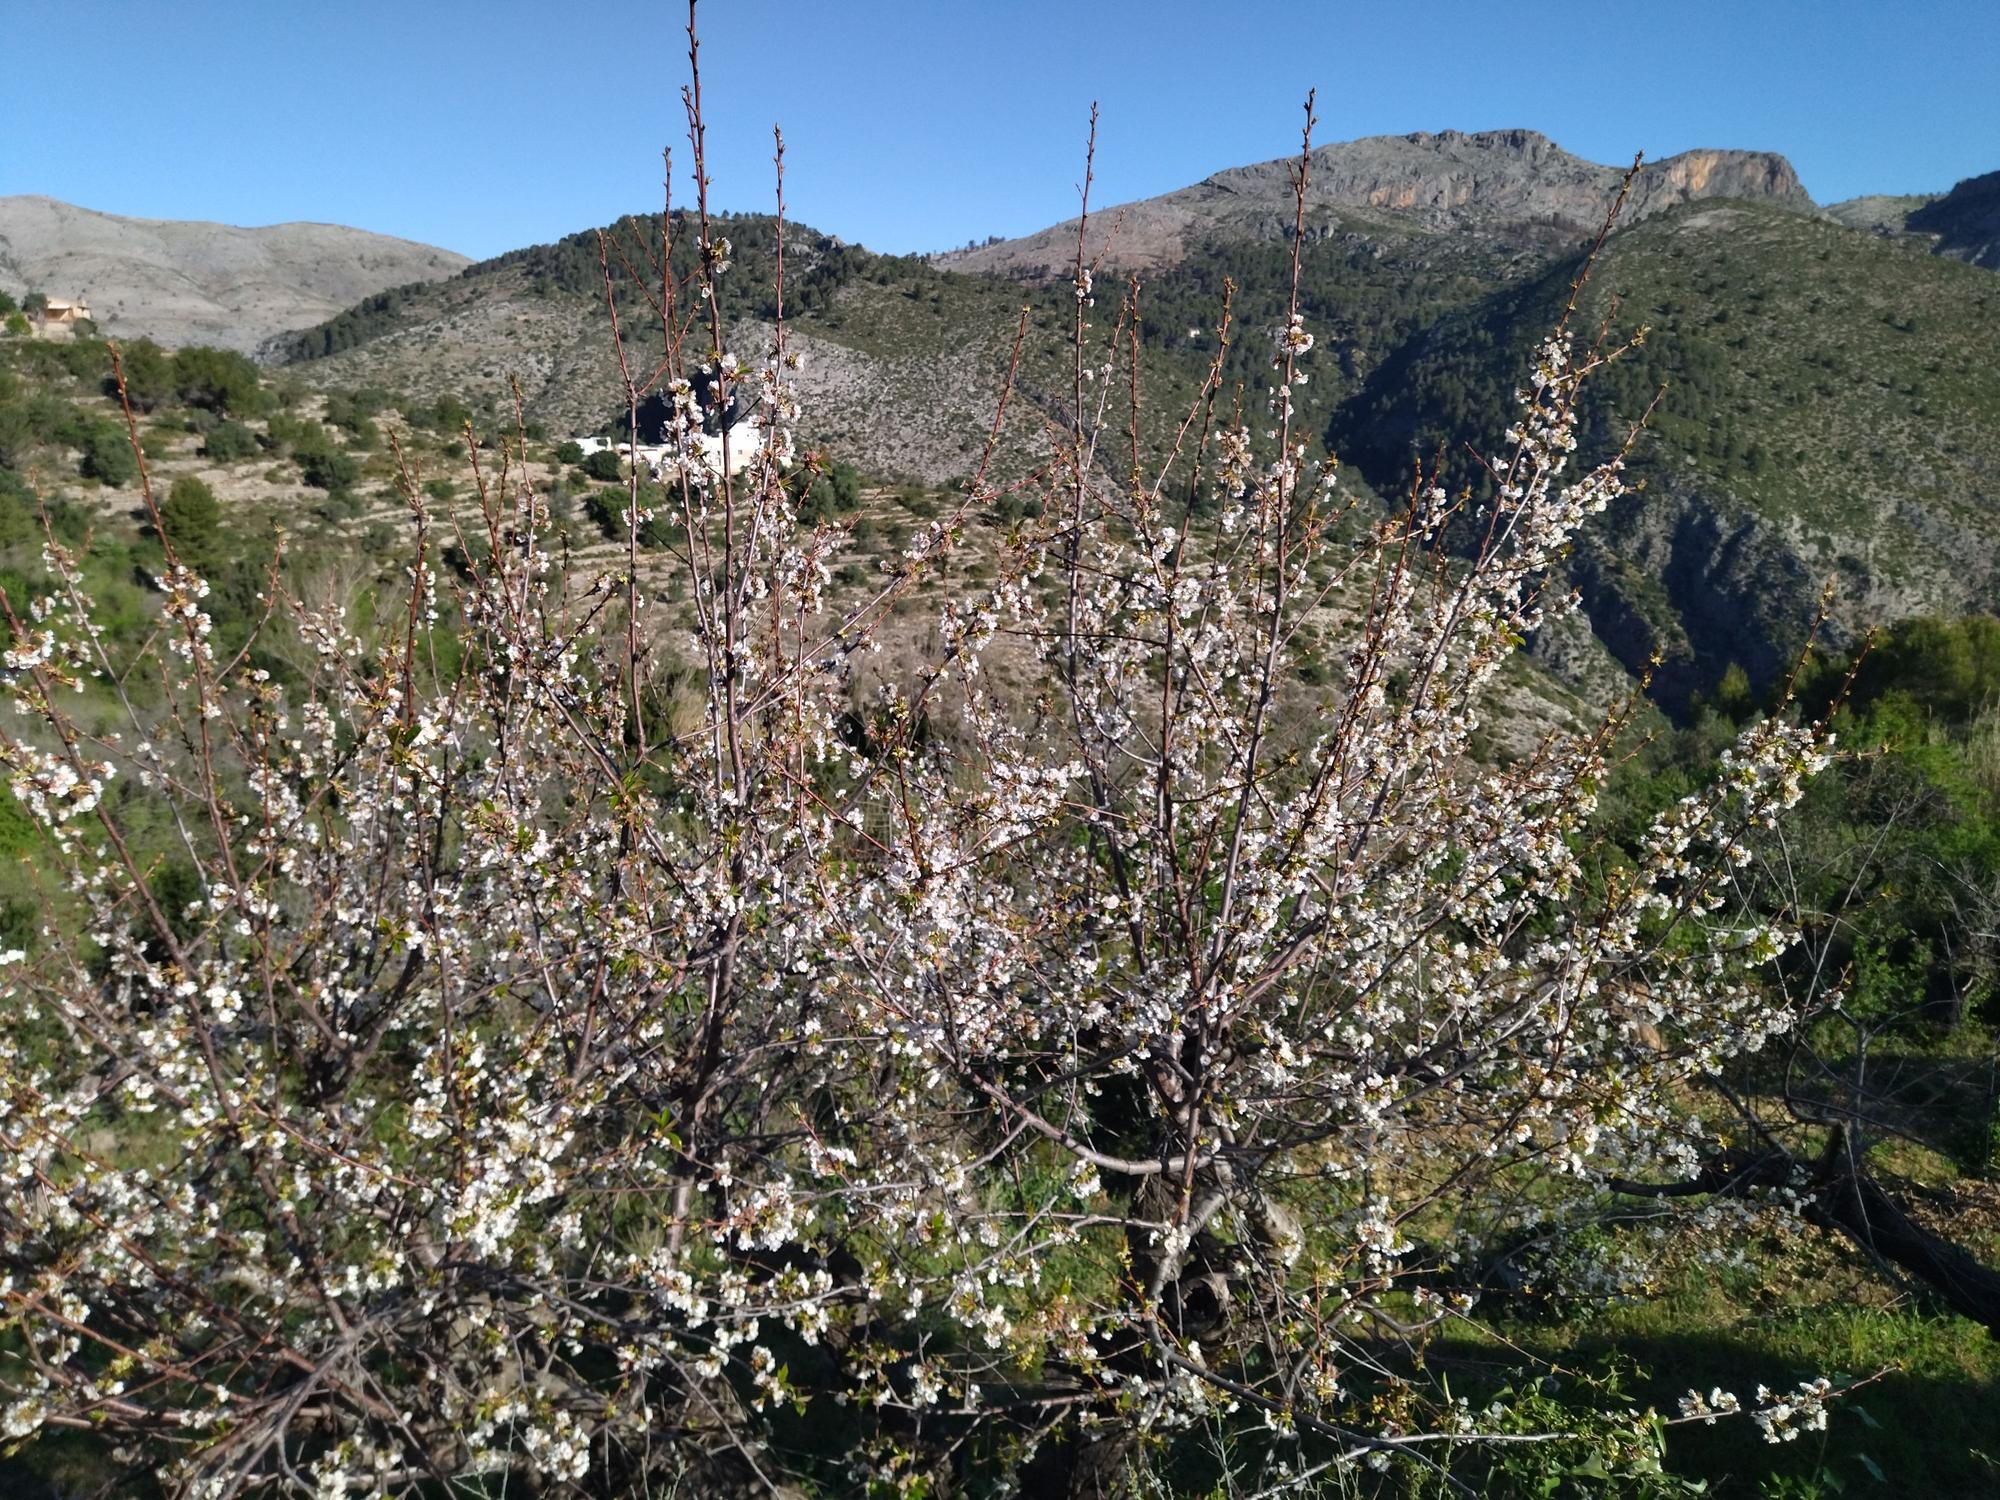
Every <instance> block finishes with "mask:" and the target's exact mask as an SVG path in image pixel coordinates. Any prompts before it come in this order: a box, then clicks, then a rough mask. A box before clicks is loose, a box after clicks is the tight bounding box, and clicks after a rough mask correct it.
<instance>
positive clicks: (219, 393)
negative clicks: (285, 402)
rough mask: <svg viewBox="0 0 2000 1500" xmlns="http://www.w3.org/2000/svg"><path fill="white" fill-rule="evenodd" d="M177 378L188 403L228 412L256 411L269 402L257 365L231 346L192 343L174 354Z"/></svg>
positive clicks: (227, 414)
mask: <svg viewBox="0 0 2000 1500" xmlns="http://www.w3.org/2000/svg"><path fill="white" fill-rule="evenodd" d="M174 379H175V381H176V382H177V384H178V385H179V388H180V395H181V399H182V400H183V401H185V402H187V404H188V405H190V406H202V407H206V408H208V409H209V410H210V411H213V412H218V413H221V414H223V415H226V416H246V415H254V414H255V413H257V412H259V411H262V410H263V409H264V407H265V405H266V404H267V403H266V398H265V391H264V387H263V383H262V382H261V381H260V380H259V379H258V378H257V367H256V366H255V365H253V364H251V363H250V361H249V360H247V359H245V358H244V357H243V356H242V355H240V354H237V353H235V352H234V351H232V350H228V349H208V348H204V347H202V346H201V345H199V344H195V345H191V346H189V347H188V348H186V349H183V350H181V351H180V352H179V353H178V354H176V355H175V356H174Z"/></svg>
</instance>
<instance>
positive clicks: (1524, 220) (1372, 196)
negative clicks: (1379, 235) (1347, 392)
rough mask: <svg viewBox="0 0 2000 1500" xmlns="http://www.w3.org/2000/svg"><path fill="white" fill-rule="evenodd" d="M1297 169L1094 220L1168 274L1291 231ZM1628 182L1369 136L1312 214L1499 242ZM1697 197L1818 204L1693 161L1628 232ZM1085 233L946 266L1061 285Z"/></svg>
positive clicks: (1330, 157) (1580, 162) (1784, 175)
mask: <svg viewBox="0 0 2000 1500" xmlns="http://www.w3.org/2000/svg"><path fill="white" fill-rule="evenodd" d="M1293 165H1294V161H1293V159H1292V158H1289V157H1280V158H1278V159H1276V160H1273V161H1267V162H1258V163H1256V164H1254V165H1252V166H1245V167H1232V168H1229V169H1228V170H1226V171H1222V172H1217V173H1215V174H1213V175H1212V176H1209V177H1207V178H1204V179H1203V180H1202V181H1201V182H1198V183H1196V184H1195V185H1194V186H1192V187H1187V188H1182V189H1180V190H1179V191H1178V192H1173V193H1168V194H1165V195H1163V196H1162V197H1158V198H1148V199H1145V200H1143V201H1141V202H1138V203H1130V204H1126V205H1124V206H1123V207H1122V208H1118V209H1112V210H1108V211H1105V212H1104V213H1102V214H1099V215H1094V216H1093V220H1094V222H1097V223H1101V224H1103V225H1104V226H1105V227H1106V229H1107V232H1108V231H1109V228H1110V226H1111V225H1112V224H1113V223H1114V222H1116V223H1117V224H1118V226H1119V227H1118V233H1117V235H1116V237H1115V238H1111V239H1109V240H1108V241H1107V244H1108V250H1107V257H1106V258H1107V262H1108V263H1109V264H1112V265H1114V266H1120V267H1129V268H1135V269H1153V268H1158V267H1160V266H1166V265H1172V264H1173V263H1174V262H1175V261H1177V260H1179V259H1180V258H1181V257H1182V256H1184V255H1185V254H1186V253H1187V251H1188V249H1189V247H1190V246H1191V245H1193V244H1194V243H1195V242H1197V241H1198V240H1200V239H1201V238H1203V237H1205V236H1208V235H1213V234H1223V235H1236V236H1242V237H1246V238H1257V239H1269V238H1275V237H1278V236H1281V235H1283V234H1284V233H1286V232H1287V229H1288V226H1289V224H1290V222H1291V212H1290V204H1291V174H1292V168H1293ZM1624 175H1625V169H1624V168H1622V167H1614V166H1605V165H1601V164H1600V163H1597V162H1592V161H1586V160H1584V159H1583V158H1582V157H1579V156H1575V155H1573V154H1571V153H1570V152H1568V151H1565V150H1564V149H1563V148H1562V147H1561V146H1559V145H1557V144H1556V143H1555V142H1554V141H1552V140H1550V139H1549V138H1548V137H1547V136H1545V135H1543V134H1541V133H1540V132H1539V131H1534V130H1522V129H1515V130H1482V131H1469V132H1468V131H1460V130H1440V131H1436V132H1429V131H1415V132H1412V133H1410V134H1408V135H1386V136H1368V137H1365V138H1363V139H1361V140H1354V141H1339V142H1335V143H1332V144H1329V145H1324V146H1319V147H1316V148H1315V149H1314V151H1313V153H1312V161H1311V172H1310V174H1309V178H1308V186H1307V212H1308V214H1309V215H1313V216H1319V217H1322V218H1330V217H1336V216H1339V215H1340V214H1341V213H1342V212H1343V211H1345V212H1347V213H1349V214H1355V215H1360V216H1362V217H1363V218H1364V219H1381V220H1386V221H1388V222H1389V223H1390V224H1392V225H1395V226H1401V227H1404V228H1409V229H1415V230H1447V229H1450V230H1474V231H1479V232H1484V233H1488V234H1492V235H1496V236H1500V237H1503V238H1517V239H1526V240H1533V239H1547V238H1549V237H1550V236H1552V235H1553V236H1556V237H1565V238H1566V237H1573V236H1575V235H1577V234H1581V233H1587V232H1589V231H1590V230H1592V229H1594V228H1596V226H1597V225H1599V224H1600V223H1602V222H1603V219H1604V215H1605V212H1606V210H1607V209H1608V208H1609V207H1610V205H1611V202H1612V200H1613V198H1614V197H1615V196H1616V194H1617V191H1618V185H1619V183H1620V182H1621V181H1622V180H1623V179H1624ZM1697 198H1748V199H1754V200H1757V201H1761V202H1767V203H1775V204H1779V205H1782V206H1784V207H1788V208H1796V209H1799V210H1801V211H1810V210H1811V209H1812V207H1813V203H1812V199H1811V197H1810V196H1808V195H1807V193H1806V190H1805V188H1804V187H1803V186H1801V185H1800V183H1799V179H1798V174H1797V173H1796V172H1794V171H1793V170H1792V165H1791V163H1790V162H1788V161H1786V160H1785V158H1784V157H1782V156H1779V155H1776V154H1775V153H1772V152H1766V151H1724V150H1697V151H1684V152H1681V153H1680V154H1679V155H1677V156H1670V157H1667V158H1666V159H1665V160H1663V161H1658V162H1648V163H1647V164H1645V165H1644V166H1643V167H1642V168H1641V169H1640V172H1639V175H1638V177H1637V179H1636V180H1635V181H1634V182H1633V185H1632V195H1631V198H1630V199H1629V201H1628V202H1627V205H1626V209H1625V213H1626V217H1627V219H1628V220H1631V219H1637V218H1641V217H1644V216H1645V215H1647V214H1650V213H1656V212H1659V211H1660V210H1663V209H1667V208H1671V207H1674V206H1675V205H1677V204H1681V203H1686V202H1689V201H1691V200H1693V199H1697ZM1075 244H1076V221H1075V220H1073V219H1072V220H1070V221H1069V222H1068V223H1066V224H1060V225H1056V226H1054V227H1052V228H1050V229H1047V230H1043V231H1042V232H1041V233H1040V234H1035V235H1030V236H1027V237H1026V238H1025V239H1020V240H1008V241H1002V242H1000V243H998V244H994V245H987V246H982V247H980V248H978V249H974V250H966V251H959V252H956V253H954V254H952V255H949V256H946V257H943V260H944V263H945V264H948V265H950V266H952V267H953V268H954V269H957V270H965V271H997V272H1002V273H1005V274H1011V275H1030V276H1033V275H1042V274H1050V273H1057V272H1060V270H1061V268H1062V267H1063V266H1064V265H1066V264H1067V263H1068V262H1069V261H1070V260H1071V259H1072V258H1073V256H1074V254H1075Z"/></svg>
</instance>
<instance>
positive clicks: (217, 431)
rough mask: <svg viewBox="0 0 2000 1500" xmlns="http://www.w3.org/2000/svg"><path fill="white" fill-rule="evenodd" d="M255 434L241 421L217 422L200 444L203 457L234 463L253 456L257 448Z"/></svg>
mask: <svg viewBox="0 0 2000 1500" xmlns="http://www.w3.org/2000/svg"><path fill="white" fill-rule="evenodd" d="M259 446H260V445H259V444H258V442H257V434H256V433H254V432H252V431H251V430H250V429H249V428H248V427H245V426H244V425H243V424H242V423H241V422H219V423H217V424H216V425H215V427H214V428H213V429H211V430H210V432H209V434H208V437H207V439H206V440H205V441H204V442H203V443H202V445H201V451H202V454H203V456H204V457H207V458H212V459H214V460H215V461H216V462H217V463H224V464H227V463H235V462H236V461H237V460H238V459H242V458H250V457H253V456H254V455H255V454H256V453H257V452H258V449H259Z"/></svg>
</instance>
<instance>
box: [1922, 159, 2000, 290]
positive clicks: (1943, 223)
mask: <svg viewBox="0 0 2000 1500" xmlns="http://www.w3.org/2000/svg"><path fill="white" fill-rule="evenodd" d="M1904 223H1905V224H1906V226H1907V227H1908V228H1910V229H1912V230H1914V231H1916V232H1917V233H1919V234H1928V235H1934V236H1935V237H1936V242H1935V244H1934V245H1933V246H1932V248H1933V249H1934V250H1936V252H1937V253H1938V254H1939V255H1949V256H1950V257H1951V258H1952V259H1953V260H1968V261H1971V262H1972V264H1974V265H1975V266H1985V267H1987V268H1988V269H1989V270H1995V271H2000V172H1988V173H1986V174H1985V175H1984V176H1980V177H1968V178H1966V179H1965V181H1963V182H1961V183H1960V184H1959V185H1958V186H1957V187H1955V188H1953V189H1952V190H1951V191H1950V192H1948V193H1946V194H1945V195H1944V196H1943V197H1942V198H1934V199H1932V200H1931V201H1930V202H1929V203H1926V204H1925V205H1924V206H1923V207H1922V208H1919V209H1918V210H1916V212H1914V213H1912V214H1911V215H1910V216H1909V218H1908V219H1906V220H1905V221H1904Z"/></svg>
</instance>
